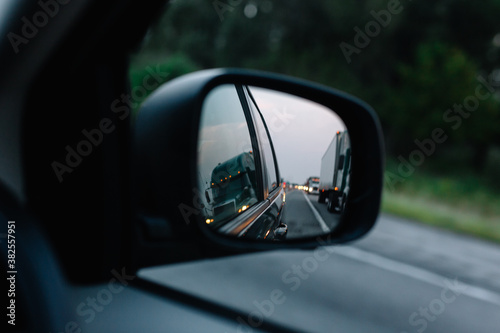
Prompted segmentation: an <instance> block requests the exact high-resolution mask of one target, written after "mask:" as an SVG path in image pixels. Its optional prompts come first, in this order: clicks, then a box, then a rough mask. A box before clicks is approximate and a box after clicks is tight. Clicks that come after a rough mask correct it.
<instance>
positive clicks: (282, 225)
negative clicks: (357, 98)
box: [198, 84, 351, 240]
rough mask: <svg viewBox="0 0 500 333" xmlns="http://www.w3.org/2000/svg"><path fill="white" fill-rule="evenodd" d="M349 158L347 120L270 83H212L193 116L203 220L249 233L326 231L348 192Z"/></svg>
mask: <svg viewBox="0 0 500 333" xmlns="http://www.w3.org/2000/svg"><path fill="white" fill-rule="evenodd" d="M350 161H351V147H350V139H349V135H348V133H347V130H346V126H345V124H344V123H343V122H342V120H341V119H340V117H339V116H338V115H337V114H336V113H335V112H334V111H332V110H331V109H329V108H326V107H324V106H323V105H320V104H317V103H314V102H312V101H309V100H306V99H303V98H300V97H297V96H293V95H290V94H286V93H282V92H277V91H273V90H269V89H264V88H258V87H246V86H239V85H230V84H226V85H222V86H219V87H217V88H215V89H214V90H212V91H211V92H210V93H209V94H208V96H207V97H206V99H205V101H204V104H203V108H202V115H201V121H200V135H199V142H198V183H199V186H200V189H201V193H204V195H202V198H201V200H202V201H203V205H204V212H203V214H204V216H203V218H204V221H205V224H206V225H208V226H209V228H211V229H213V230H216V231H217V232H219V233H223V234H229V235H234V236H237V237H248V238H252V239H269V240H284V239H292V238H303V237H313V236H318V235H321V234H325V233H329V232H331V231H332V230H333V229H334V228H335V227H336V226H337V225H338V223H339V220H340V218H341V217H342V213H343V211H344V207H345V204H346V201H347V198H348V193H349V180H350V170H351V165H350V164H351V163H350ZM276 179H277V181H278V183H279V184H280V186H276Z"/></svg>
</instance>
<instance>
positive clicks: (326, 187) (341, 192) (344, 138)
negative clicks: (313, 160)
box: [318, 131, 351, 213]
mask: <svg viewBox="0 0 500 333" xmlns="http://www.w3.org/2000/svg"><path fill="white" fill-rule="evenodd" d="M350 174H351V142H350V140H349V134H348V133H347V131H343V132H341V131H337V133H335V135H334V137H333V139H332V142H330V145H329V146H328V148H327V149H326V152H325V154H324V155H323V158H322V159H321V171H320V176H319V178H320V183H319V196H318V202H320V203H325V199H327V198H328V206H327V207H328V211H329V212H331V213H334V212H335V213H342V212H343V210H344V206H345V202H346V200H347V195H348V194H349V177H350Z"/></svg>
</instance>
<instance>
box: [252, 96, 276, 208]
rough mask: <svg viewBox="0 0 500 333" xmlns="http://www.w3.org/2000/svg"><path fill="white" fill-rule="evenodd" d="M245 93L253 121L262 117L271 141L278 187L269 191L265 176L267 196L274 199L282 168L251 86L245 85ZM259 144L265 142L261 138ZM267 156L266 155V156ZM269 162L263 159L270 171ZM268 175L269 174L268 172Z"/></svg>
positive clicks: (261, 148) (264, 165) (264, 166)
mask: <svg viewBox="0 0 500 333" xmlns="http://www.w3.org/2000/svg"><path fill="white" fill-rule="evenodd" d="M245 94H246V98H247V103H248V104H249V105H251V106H252V107H250V109H251V112H252V116H253V117H254V119H253V121H254V122H256V119H255V118H257V117H259V118H260V120H261V121H262V124H263V127H264V131H265V133H263V135H265V136H266V137H267V141H268V142H269V146H270V149H271V154H272V156H273V160H274V161H273V162H274V163H273V165H274V172H275V176H276V187H275V188H273V189H272V190H270V191H269V184H267V177H264V178H265V182H266V190H267V191H268V192H267V196H266V198H269V199H271V198H272V200H271V201H273V200H274V199H275V196H276V195H277V193H279V189H280V188H281V187H282V182H281V175H280V170H279V165H278V159H277V157H276V152H275V150H274V144H273V140H272V138H271V134H270V132H269V128H268V127H267V123H266V120H265V118H264V116H263V115H262V112H261V111H260V108H259V106H258V104H257V102H256V101H255V98H254V97H253V95H252V92H251V91H250V88H249V87H248V86H245ZM259 144H260V145H262V144H264V143H263V142H261V140H259ZM259 148H260V150H261V151H263V149H264V148H263V147H262V146H259ZM264 158H265V157H264ZM267 165H268V164H267V163H266V162H265V161H263V166H262V167H263V169H264V170H265V172H266V173H267V172H269V171H268V170H267ZM266 176H267V174H266Z"/></svg>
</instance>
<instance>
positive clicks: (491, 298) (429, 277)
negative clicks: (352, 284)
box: [332, 246, 500, 306]
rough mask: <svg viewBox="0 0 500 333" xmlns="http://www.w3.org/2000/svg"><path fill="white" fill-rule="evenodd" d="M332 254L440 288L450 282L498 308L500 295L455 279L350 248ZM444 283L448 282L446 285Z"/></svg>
mask: <svg viewBox="0 0 500 333" xmlns="http://www.w3.org/2000/svg"><path fill="white" fill-rule="evenodd" d="M332 252H333V253H337V254H340V255H343V256H345V257H348V258H351V259H354V260H358V261H362V262H364V263H367V264H370V265H373V266H376V267H378V268H382V269H385V270H387V271H390V272H394V273H397V274H401V275H405V276H408V277H410V278H413V279H415V280H419V281H422V282H427V283H429V284H432V285H434V286H437V287H440V288H446V287H449V284H450V282H451V284H452V285H455V286H456V287H457V289H458V290H459V291H460V294H463V295H467V296H469V297H472V298H475V299H478V300H481V301H485V302H488V303H491V304H494V305H497V306H500V294H498V293H496V292H494V291H491V290H488V289H484V288H481V287H476V286H473V285H470V284H467V283H463V282H460V281H457V280H456V279H455V280H454V281H451V280H450V279H449V278H447V277H444V276H442V275H439V274H436V273H433V272H431V271H428V270H425V269H422V268H418V267H415V266H411V265H408V264H405V263H402V262H398V261H395V260H392V259H388V258H385V257H382V256H379V255H377V254H373V253H370V252H367V251H363V250H360V249H358V248H355V247H352V246H335V247H333V251H332ZM446 281H448V283H447V282H446Z"/></svg>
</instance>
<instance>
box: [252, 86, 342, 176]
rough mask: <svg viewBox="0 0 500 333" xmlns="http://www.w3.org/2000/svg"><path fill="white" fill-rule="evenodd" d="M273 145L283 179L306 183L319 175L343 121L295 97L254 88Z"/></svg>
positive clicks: (254, 94)
mask: <svg viewBox="0 0 500 333" xmlns="http://www.w3.org/2000/svg"><path fill="white" fill-rule="evenodd" d="M250 90H251V92H252V95H253V96H254V98H255V100H256V102H257V105H258V106H259V108H260V110H261V112H262V115H263V116H264V118H265V120H266V123H267V126H268V129H269V132H270V134H271V140H272V141H273V144H274V149H275V151H276V156H277V159H278V164H279V168H280V172H281V177H282V178H283V180H284V181H288V182H292V183H298V184H303V183H304V182H305V181H306V179H307V178H308V177H310V176H318V177H319V174H320V167H321V158H322V157H323V154H324V153H325V151H326V150H327V148H328V145H329V144H330V142H331V141H332V139H333V136H334V135H335V132H336V131H343V130H345V125H344V123H343V121H342V120H341V119H340V118H339V117H338V116H337V115H336V114H335V113H334V112H332V110H331V109H329V108H326V107H324V106H323V105H320V104H317V103H313V102H311V101H309V100H306V99H303V98H300V97H296V96H293V95H289V94H285V93H281V92H277V91H273V90H269V89H263V88H257V87H251V88H250Z"/></svg>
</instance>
